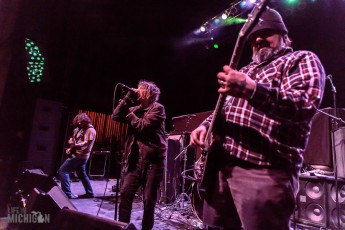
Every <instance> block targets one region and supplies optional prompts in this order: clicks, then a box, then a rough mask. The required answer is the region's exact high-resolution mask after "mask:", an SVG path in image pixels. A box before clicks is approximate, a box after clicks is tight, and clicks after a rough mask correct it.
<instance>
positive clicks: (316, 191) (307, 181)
mask: <svg viewBox="0 0 345 230" xmlns="http://www.w3.org/2000/svg"><path fill="white" fill-rule="evenodd" d="M299 185H300V186H299V191H298V194H297V200H296V201H297V207H296V210H295V212H294V214H293V216H292V218H291V220H292V221H294V222H295V223H297V224H305V225H308V226H313V227H318V228H330V229H345V180H343V179H338V180H337V182H336V181H335V179H334V177H325V178H318V177H316V176H300V178H299Z"/></svg>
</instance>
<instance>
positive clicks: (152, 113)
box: [111, 99, 167, 164]
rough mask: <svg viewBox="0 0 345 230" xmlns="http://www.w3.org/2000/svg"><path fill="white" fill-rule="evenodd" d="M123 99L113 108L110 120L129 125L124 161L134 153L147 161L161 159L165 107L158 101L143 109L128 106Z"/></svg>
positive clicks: (164, 151)
mask: <svg viewBox="0 0 345 230" xmlns="http://www.w3.org/2000/svg"><path fill="white" fill-rule="evenodd" d="M129 104H130V103H129V101H128V100H126V99H124V100H123V101H121V102H120V103H119V104H118V106H117V107H116V108H115V109H114V111H113V114H112V116H111V117H112V120H115V121H119V122H126V123H127V124H128V125H129V129H128V136H127V138H126V141H125V146H124V156H125V157H126V158H127V159H126V160H125V161H124V163H125V164H128V162H127V161H128V158H129V157H130V156H131V155H133V154H135V155H140V156H141V157H142V158H143V159H145V160H148V161H157V160H163V159H164V157H165V156H166V152H167V140H166V135H165V119H166V115H165V109H164V106H163V105H161V104H160V103H158V102H154V103H153V104H151V105H150V106H149V107H147V108H145V109H143V108H142V106H141V105H138V106H133V107H129V106H128V105H129Z"/></svg>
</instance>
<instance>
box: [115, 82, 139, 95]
mask: <svg viewBox="0 0 345 230" xmlns="http://www.w3.org/2000/svg"><path fill="white" fill-rule="evenodd" d="M118 84H119V85H121V87H123V88H125V89H126V90H128V91H131V92H132V93H137V90H136V89H133V88H130V87H128V86H127V85H125V84H122V83H118Z"/></svg>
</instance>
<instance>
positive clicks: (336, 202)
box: [327, 75, 341, 229]
mask: <svg viewBox="0 0 345 230" xmlns="http://www.w3.org/2000/svg"><path fill="white" fill-rule="evenodd" d="M327 79H328V80H329V82H330V84H331V87H332V89H331V92H332V94H333V107H334V109H333V117H331V118H332V120H331V124H332V130H331V133H332V153H333V171H334V187H335V208H336V213H337V218H336V219H337V223H336V227H337V228H339V229H340V207H339V194H338V167H337V154H336V152H335V131H336V130H337V129H338V128H339V124H338V121H339V119H340V120H341V118H338V116H337V115H338V114H337V102H336V94H337V90H336V88H335V86H334V84H333V81H332V75H327ZM335 118H338V119H335ZM331 190H332V189H331Z"/></svg>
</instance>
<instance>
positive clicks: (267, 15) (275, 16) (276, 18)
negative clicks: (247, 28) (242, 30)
mask: <svg viewBox="0 0 345 230" xmlns="http://www.w3.org/2000/svg"><path fill="white" fill-rule="evenodd" d="M263 29H272V30H277V31H281V32H282V34H287V33H288V30H287V28H286V27H285V24H284V22H283V19H282V17H281V16H280V14H279V13H278V12H277V11H275V10H273V9H271V8H267V9H266V11H264V12H263V13H262V15H261V17H260V19H259V22H258V23H257V24H256V25H255V26H254V28H253V29H252V31H251V32H250V33H249V35H248V38H250V36H251V35H252V34H253V33H255V32H257V31H259V30H263Z"/></svg>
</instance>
